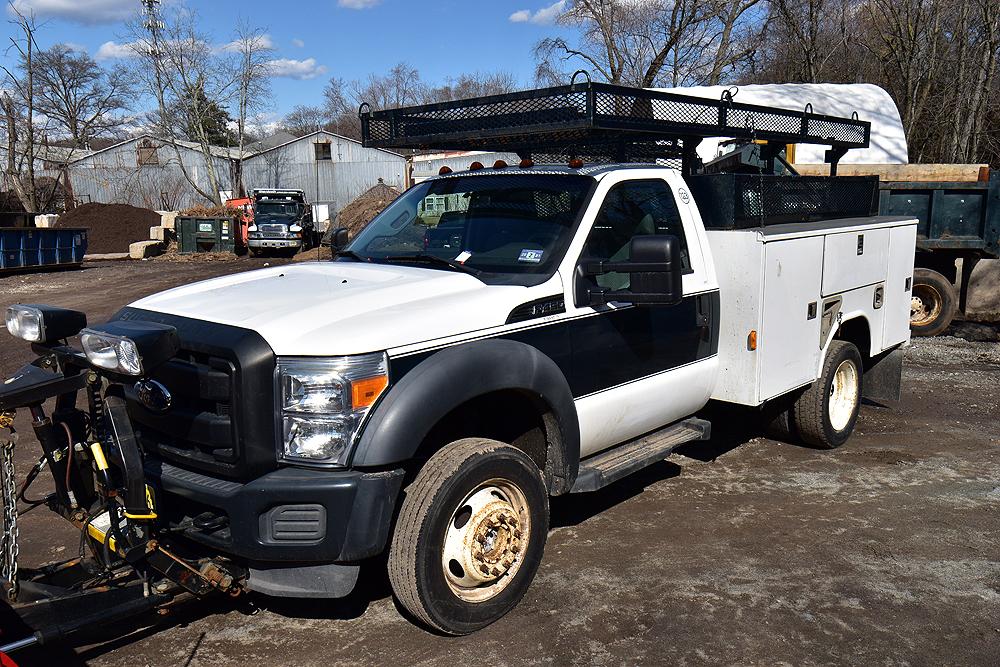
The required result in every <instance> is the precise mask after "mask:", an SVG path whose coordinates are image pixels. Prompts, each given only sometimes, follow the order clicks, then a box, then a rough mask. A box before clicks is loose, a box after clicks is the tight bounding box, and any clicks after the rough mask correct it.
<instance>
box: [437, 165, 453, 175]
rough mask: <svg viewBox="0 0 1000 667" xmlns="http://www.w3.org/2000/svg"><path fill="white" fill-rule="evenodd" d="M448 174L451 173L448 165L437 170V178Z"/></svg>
mask: <svg viewBox="0 0 1000 667" xmlns="http://www.w3.org/2000/svg"><path fill="white" fill-rule="evenodd" d="M450 173H451V167H449V166H448V165H445V166H443V167H441V168H440V169H438V176H444V175H445V174H450Z"/></svg>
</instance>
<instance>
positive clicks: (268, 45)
mask: <svg viewBox="0 0 1000 667" xmlns="http://www.w3.org/2000/svg"><path fill="white" fill-rule="evenodd" d="M255 48H257V49H273V48H274V40H273V39H271V36H270V35H269V34H267V33H264V34H263V35H260V36H259V37H258V38H257V46H256V47H255ZM213 50H214V51H233V52H237V53H238V52H240V51H242V50H243V45H242V44H241V43H240V41H239V40H233V41H232V42H229V43H228V44H223V45H221V46H216V47H213Z"/></svg>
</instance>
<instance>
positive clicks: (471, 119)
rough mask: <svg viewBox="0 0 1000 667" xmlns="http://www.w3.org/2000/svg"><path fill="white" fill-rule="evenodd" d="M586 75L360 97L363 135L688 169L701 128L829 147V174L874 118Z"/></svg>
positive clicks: (366, 139) (709, 133) (371, 139)
mask: <svg viewBox="0 0 1000 667" xmlns="http://www.w3.org/2000/svg"><path fill="white" fill-rule="evenodd" d="M811 108H812V107H811V105H806V106H805V109H804V110H802V111H793V110H789V109H780V108H776V107H768V106H761V105H756V104H744V103H742V102H735V101H733V98H732V95H731V94H729V92H728V91H726V92H725V93H723V95H722V98H721V99H718V100H713V99H707V98H703V97H694V96H692V95H682V94H678V93H671V92H664V91H658V90H648V89H644V88H629V87H625V86H616V85H611V84H606V83H593V82H590V81H586V82H580V83H572V84H570V85H568V86H556V87H552V88H538V89H535V90H525V91H520V92H516V93H506V94H503V95H491V96H487V97H474V98H469V99H463V100H454V101H450V102H440V103H436V104H423V105H419V106H411V107H404V108H399V109H385V110H379V111H374V110H372V109H371V107H370V106H369V105H367V104H363V105H361V109H360V110H359V115H360V118H361V135H362V143H363V144H364V145H365V146H369V147H374V148H394V149H404V148H406V149H418V150H485V151H498V152H512V153H517V154H519V155H521V156H522V157H532V156H538V155H566V156H571V157H580V158H583V159H585V160H590V161H594V162H652V161H655V160H657V159H664V158H682V159H683V162H684V169H685V171H686V172H687V173H693V172H694V170H696V169H697V167H698V166H699V165H700V161H699V160H698V159H697V153H696V152H695V149H696V148H697V146H698V144H699V143H700V142H701V141H702V139H705V138H707V137H727V138H734V139H744V140H749V141H762V142H768V144H769V145H771V146H773V147H776V148H775V149H777V147H778V146H780V148H784V145H785V144H817V145H825V146H829V149H828V150H827V152H826V160H827V162H829V163H831V165H832V167H831V173H834V174H835V173H836V164H837V162H838V161H839V160H840V158H841V157H843V155H844V154H845V153H846V152H847V151H848V150H850V149H852V148H865V147H867V146H868V142H869V138H870V134H871V124H870V123H868V122H867V121H862V120H859V119H858V118H857V114H854V117H853V118H840V117H836V116H826V115H822V114H815V113H812V111H811Z"/></svg>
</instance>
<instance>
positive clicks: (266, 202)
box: [247, 189, 317, 256]
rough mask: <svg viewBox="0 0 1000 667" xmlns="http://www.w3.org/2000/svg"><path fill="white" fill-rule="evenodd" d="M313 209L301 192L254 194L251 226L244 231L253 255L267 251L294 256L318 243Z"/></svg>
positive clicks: (272, 190)
mask: <svg viewBox="0 0 1000 667" xmlns="http://www.w3.org/2000/svg"><path fill="white" fill-rule="evenodd" d="M316 236H317V235H316V230H315V228H314V224H313V216H312V207H311V206H309V205H308V204H307V203H306V198H305V193H304V192H303V191H302V190H279V189H256V190H254V191H253V223H252V224H251V225H250V226H249V227H248V228H247V246H248V247H249V248H250V252H251V254H253V255H254V256H258V255H261V254H263V253H265V252H268V251H279V252H285V253H291V254H293V255H294V254H295V253H296V252H298V251H299V250H308V249H309V248H312V247H314V246H315V245H316V243H317V238H316Z"/></svg>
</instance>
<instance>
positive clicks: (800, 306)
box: [757, 236, 823, 401]
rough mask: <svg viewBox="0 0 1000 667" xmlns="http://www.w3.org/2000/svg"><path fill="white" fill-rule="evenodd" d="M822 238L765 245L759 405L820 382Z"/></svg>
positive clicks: (790, 240)
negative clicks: (813, 382) (818, 369)
mask: <svg viewBox="0 0 1000 667" xmlns="http://www.w3.org/2000/svg"><path fill="white" fill-rule="evenodd" d="M822 253H823V237H821V236H810V237H805V238H797V239H786V240H781V241H775V242H769V243H766V244H765V250H764V296H763V300H764V308H763V321H762V326H761V329H760V332H759V336H758V340H759V346H758V349H757V355H758V358H759V364H760V369H759V374H758V382H759V386H760V391H759V394H758V400H760V401H765V400H767V399H770V398H774V397H775V396H780V395H782V394H785V393H787V392H789V391H791V390H792V389H795V388H796V387H801V386H802V385H805V384H808V383H810V382H812V381H813V380H815V379H816V368H817V367H818V366H819V355H820V351H821V350H820V345H819V329H820V317H819V313H818V308H819V303H818V299H817V295H818V294H819V288H820V279H821V276H820V271H819V268H820V266H821V259H820V257H821V255H822Z"/></svg>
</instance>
